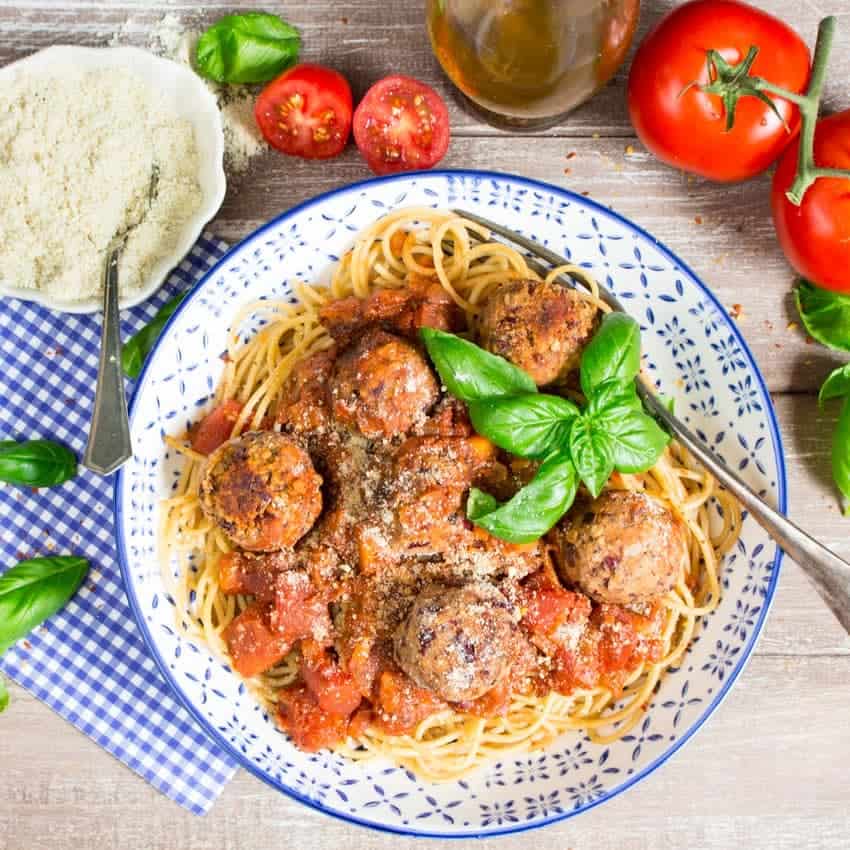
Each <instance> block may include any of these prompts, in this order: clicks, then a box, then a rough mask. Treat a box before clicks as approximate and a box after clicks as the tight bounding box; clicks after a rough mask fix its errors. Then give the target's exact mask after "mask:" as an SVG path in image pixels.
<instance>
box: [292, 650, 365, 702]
mask: <svg viewBox="0 0 850 850" xmlns="http://www.w3.org/2000/svg"><path fill="white" fill-rule="evenodd" d="M301 656H302V665H301V675H302V676H303V677H304V683H305V684H306V685H307V687H308V688H309V689H310V692H311V693H312V694H313V696H315V697H316V700H317V701H318V703H319V706H320V707H321V709H322V711H326V712H327V713H328V714H333V715H336V716H338V717H348V716H349V715H351V714H352V712H354V711H355V709H357V707H358V706H359V705H360V700H361V695H360V691H359V690H358V689H357V685H356V684H355V682H354V679H353V678H352V677H351V676H350V675H349V674H348V673H346V672H345V671H344V670H343V669H342V668H341V667H340V666H339V664H338V663H337V662H336V661H335V660H334V659H333V658H332V656H331V653H330V652H329V651H328V650H326V649H323V648H322V647H321V646H320V645H319V644H318V643H316V641H314V640H304V641H301Z"/></svg>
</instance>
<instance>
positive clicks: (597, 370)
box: [580, 313, 640, 398]
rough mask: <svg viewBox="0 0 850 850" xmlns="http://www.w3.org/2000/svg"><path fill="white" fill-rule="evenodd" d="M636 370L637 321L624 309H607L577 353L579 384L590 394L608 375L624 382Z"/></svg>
mask: <svg viewBox="0 0 850 850" xmlns="http://www.w3.org/2000/svg"><path fill="white" fill-rule="evenodd" d="M639 371H640V325H638V323H637V322H636V321H635V320H634V319H633V318H632V317H631V316H627V315H626V314H625V313H608V314H607V315H606V316H605V317H604V318H603V319H602V323H601V324H600V326H599V330H598V331H597V332H596V333H595V334H594V336H593V339H592V340H591V341H590V342H589V343H588V345H587V348H585V349H584V352H583V353H582V355H581V369H580V377H581V388H582V390H583V391H584V394H585V395H586V396H587V397H588V398H590V396H591V395H592V394H593V390H594V388H595V387H597V386H599V384H601V383H602V382H603V381H607V380H609V379H610V378H617V379H618V380H620V381H622V382H623V383H625V382H626V381H631V380H632V379H633V378H634V377H636V376H637V373H638V372H639Z"/></svg>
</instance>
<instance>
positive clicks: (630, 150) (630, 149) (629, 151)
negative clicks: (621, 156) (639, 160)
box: [626, 145, 635, 156]
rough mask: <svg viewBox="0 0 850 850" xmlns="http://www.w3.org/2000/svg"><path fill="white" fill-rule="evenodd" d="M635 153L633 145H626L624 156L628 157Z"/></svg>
mask: <svg viewBox="0 0 850 850" xmlns="http://www.w3.org/2000/svg"><path fill="white" fill-rule="evenodd" d="M634 152H635V147H634V145H626V156H630V155H631V154H633V153H634Z"/></svg>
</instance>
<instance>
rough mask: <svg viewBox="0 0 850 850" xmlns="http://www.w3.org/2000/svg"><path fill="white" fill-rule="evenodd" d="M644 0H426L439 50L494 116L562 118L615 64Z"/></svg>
mask: <svg viewBox="0 0 850 850" xmlns="http://www.w3.org/2000/svg"><path fill="white" fill-rule="evenodd" d="M639 9H640V0H428V31H429V33H430V36H431V44H432V46H433V48H434V52H435V54H436V56H437V58H438V59H439V61H440V64H441V65H442V66H443V69H444V70H445V71H446V73H447V74H448V75H449V77H450V78H451V80H452V82H453V83H454V84H455V85H456V86H457V87H458V88H459V89H460V91H461V92H462V93H463V94H464V95H465V96H466V97H467V98H468V99H469V100H470V101H471V103H472V105H473V106H474V107H475V108H476V110H477V111H478V112H479V113H481V114H482V116H483V117H484V118H485V119H486V120H488V121H490V122H491V123H494V124H497V125H501V126H512V127H519V128H523V127H527V128H537V127H541V126H547V125H551V124H555V123H557V122H558V121H559V120H560V119H561V118H562V117H563V116H564V115H565V114H566V113H567V112H569V111H570V110H571V109H573V108H574V107H576V106H577V105H578V104H579V103H581V102H582V101H584V100H586V99H587V98H588V97H590V96H591V95H592V94H593V93H594V92H595V91H596V90H597V89H599V88H600V87H601V86H603V85H604V84H605V83H606V82H607V81H608V79H610V77H611V76H613V74H614V73H615V72H616V70H617V68H618V67H619V66H620V64H621V63H622V61H623V59H624V58H625V56H626V53H627V52H628V49H629V45H630V44H631V40H632V36H633V35H634V29H635V26H636V25H637V19H638V14H639Z"/></svg>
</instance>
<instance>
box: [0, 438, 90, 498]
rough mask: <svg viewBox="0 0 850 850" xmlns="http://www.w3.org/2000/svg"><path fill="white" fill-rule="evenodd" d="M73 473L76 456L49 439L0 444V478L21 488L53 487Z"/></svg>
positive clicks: (70, 476) (7, 441) (75, 468)
mask: <svg viewBox="0 0 850 850" xmlns="http://www.w3.org/2000/svg"><path fill="white" fill-rule="evenodd" d="M76 474H77V457H76V455H75V454H74V453H73V452H72V451H71V450H70V449H69V448H66V447H65V446H62V445H60V444H59V443H54V442H53V441H52V440H25V441H23V442H20V443H18V442H16V441H14V440H4V441H3V442H2V443H0V481H6V482H8V483H9V484H19V485H20V486H22V487H55V486H56V485H57V484H62V483H63V482H65V481H68V480H69V479H71V478H73V477H74V476H75V475H76Z"/></svg>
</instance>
